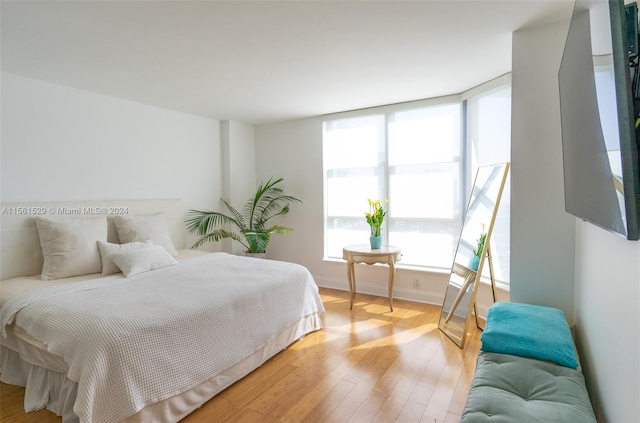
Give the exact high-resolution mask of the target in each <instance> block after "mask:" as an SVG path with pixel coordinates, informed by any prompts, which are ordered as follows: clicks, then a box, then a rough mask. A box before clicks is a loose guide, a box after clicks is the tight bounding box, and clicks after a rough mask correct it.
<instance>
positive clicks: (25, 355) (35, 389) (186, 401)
mask: <svg viewBox="0 0 640 423" xmlns="http://www.w3.org/2000/svg"><path fill="white" fill-rule="evenodd" d="M203 254H207V253H201V252H196V251H192V250H186V251H181V252H180V254H179V256H178V257H177V260H178V261H179V262H187V261H188V260H190V259H191V258H193V257H194V256H202V255H203ZM194 260H197V258H196V259H194ZM95 276H96V275H85V276H82V277H74V278H67V279H64V280H57V281H46V282H45V281H41V280H39V279H37V277H31V278H16V279H12V280H9V281H3V282H2V292H1V293H2V295H1V298H0V301H1V304H6V302H7V301H9V300H10V299H11V298H14V297H16V296H18V295H20V294H24V293H26V292H30V290H32V289H34V287H37V288H41V287H43V286H55V287H59V286H61V285H67V284H73V283H75V282H82V281H86V280H91V279H94V278H95ZM118 277H121V276H116V278H118ZM92 282H93V281H92ZM56 289H57V288H56ZM316 290H317V288H316ZM322 311H323V309H322V308H321V306H320V308H319V309H316V310H315V311H314V312H312V313H306V314H305V315H303V316H301V317H300V318H298V319H296V320H295V321H293V322H291V323H290V324H287V326H286V327H284V328H281V329H280V330H278V332H277V333H274V334H273V335H272V336H271V337H270V339H269V340H268V341H267V342H265V343H263V344H262V345H260V346H259V347H258V348H255V349H254V350H253V352H252V353H251V354H249V355H244V356H243V357H242V358H241V359H239V360H237V361H236V362H235V363H234V364H233V365H231V366H227V367H225V368H224V370H223V371H221V372H218V373H217V374H216V375H215V376H213V377H210V378H207V379H204V380H202V381H201V382H200V383H198V384H197V385H195V386H193V387H192V388H190V389H187V390H181V392H179V393H177V394H176V395H173V396H170V397H167V398H162V399H160V400H159V401H156V402H154V403H151V404H146V405H145V407H144V408H142V409H140V410H139V411H138V412H136V413H134V414H132V415H129V416H128V417H127V418H125V419H124V420H122V419H120V418H118V419H117V420H122V421H127V422H136V421H150V420H153V421H177V420H179V419H181V418H182V417H184V416H185V415H187V414H189V413H190V412H191V411H193V410H194V409H196V408H198V407H199V406H201V405H202V404H203V403H204V402H206V401H207V400H208V399H210V398H211V397H213V396H214V395H215V394H217V393H219V392H220V391H222V390H223V389H225V388H226V387H228V386H229V385H231V384H232V383H233V382H235V381H236V380H238V379H240V378H242V377H243V376H245V375H246V374H248V373H249V372H251V371H252V370H253V369H255V368H256V367H258V366H260V365H261V364H262V363H264V362H265V361H266V360H267V359H269V358H270V357H271V356H273V355H275V354H276V353H278V352H279V351H280V350H282V349H284V348H285V347H286V346H288V345H289V344H291V343H292V342H294V341H295V340H296V339H299V338H300V337H302V336H304V335H305V334H307V333H309V332H311V331H314V330H318V329H319V328H321V327H322V323H321V320H320V318H319V313H320V312H322ZM6 329H7V332H8V337H7V338H6V339H5V340H2V346H1V348H0V354H1V355H0V366H1V367H0V368H1V369H2V374H1V375H0V377H1V379H2V380H3V382H6V383H12V384H17V385H22V386H27V391H26V393H25V411H30V410H35V409H39V408H43V407H47V408H49V409H51V410H52V411H54V412H55V413H56V414H58V415H62V416H63V420H64V421H65V422H73V421H77V420H78V417H77V416H76V414H75V412H74V411H73V407H74V405H75V402H76V401H75V398H76V390H77V389H78V384H77V382H74V381H73V380H71V379H69V378H68V377H67V375H68V373H69V366H68V364H67V363H66V361H65V360H64V359H63V358H62V357H61V356H60V355H57V354H55V353H52V352H51V351H48V350H51V348H48V347H47V346H46V345H44V344H43V343H42V342H40V341H38V340H36V339H34V338H33V337H32V336H30V335H29V334H28V333H27V332H26V331H25V330H23V329H21V328H20V327H18V326H16V325H15V324H11V325H9V326H7V327H6ZM43 398H44V399H43ZM91 420H96V419H93V418H92V419H91ZM103 421H109V420H108V419H107V420H103Z"/></svg>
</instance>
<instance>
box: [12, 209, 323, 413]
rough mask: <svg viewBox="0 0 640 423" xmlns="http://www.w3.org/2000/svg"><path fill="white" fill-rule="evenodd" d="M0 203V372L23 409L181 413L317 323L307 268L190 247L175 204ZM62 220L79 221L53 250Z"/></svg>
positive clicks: (67, 224)
mask: <svg viewBox="0 0 640 423" xmlns="http://www.w3.org/2000/svg"><path fill="white" fill-rule="evenodd" d="M0 207H2V228H1V229H2V267H1V268H0V271H1V276H2V279H3V280H2V284H1V285H0V294H1V295H0V321H1V322H2V323H1V325H2V336H1V337H0V380H2V381H3V382H5V383H10V384H15V385H20V386H25V387H26V391H25V411H27V412H28V411H31V410H36V409H41V408H43V407H46V408H48V409H50V410H52V411H53V412H55V413H56V414H58V415H61V416H62V417H63V421H64V422H74V421H81V422H117V421H125V422H142V421H178V420H180V419H181V418H183V417H184V416H186V415H187V414H189V413H190V412H191V411H193V410H194V409H196V408H198V407H200V406H201V405H202V404H203V403H204V402H206V401H207V400H209V399H210V398H212V397H213V396H214V395H216V394H217V393H219V392H221V391H222V390H224V389H225V388H226V387H228V386H230V385H231V384H232V383H234V382H235V381H237V380H239V379H240V378H242V377H244V376H245V375H247V374H248V373H250V372H251V371H253V370H254V369H255V368H257V367H259V366H260V365H261V364H263V363H264V362H265V361H266V360H268V359H269V358H270V357H272V356H273V355H275V354H277V353H278V352H279V351H281V350H282V349H284V348H286V347H287V346H288V345H290V344H291V343H293V342H295V341H296V340H297V339H299V338H301V337H303V336H304V335H305V334H307V333H309V332H312V331H315V330H319V329H321V327H322V322H321V319H320V314H321V313H322V312H323V311H324V308H323V306H322V302H321V300H320V297H319V294H318V289H317V286H316V285H315V282H314V281H313V278H312V276H311V274H310V273H309V271H308V270H307V269H306V268H304V267H303V266H300V265H297V264H293V263H285V262H280V261H274V260H260V259H252V258H246V257H238V256H234V255H230V254H226V253H204V252H200V251H193V250H186V249H184V245H185V241H186V240H185V238H186V236H185V233H184V232H185V231H184V229H183V228H184V223H183V214H184V209H183V206H182V202H181V201H179V200H145V201H113V202H85V203H82V204H75V203H45V204H26V205H24V204H23V205H14V204H11V205H7V204H4V205H1V206H0ZM75 210H79V211H80V212H81V213H76V214H74V213H65V212H67V211H75ZM53 212H55V214H57V216H55V217H56V218H55V219H51V217H50V216H51V214H52V213H53ZM89 212H90V213H89ZM109 212H114V213H111V214H110V213H109ZM94 213H95V214H97V216H94V215H93V214H94ZM101 213H102V214H104V216H100V214H101ZM88 214H91V215H89V216H87V215H88ZM44 215H46V216H44ZM123 215H126V216H123ZM123 222H125V223H123ZM132 222H133V223H132ZM47 225H51V227H53V228H54V229H55V230H53V229H51V227H49V226H47ZM60 225H63V226H62V227H63V228H64V231H63V233H66V232H68V231H70V230H71V231H72V230H76V229H75V228H77V227H80V226H82V225H85V226H83V227H82V229H78V233H79V234H80V235H78V234H77V233H76V234H75V235H74V236H75V238H74V239H75V240H76V241H77V240H78V239H79V240H80V241H77V242H76V244H78V245H75V244H73V245H72V246H71V247H68V248H67V250H68V249H71V251H70V252H69V251H62V253H60V251H57V253H58V256H56V255H55V254H53V253H52V251H54V252H56V250H55V249H56V248H57V247H59V245H57V244H56V243H58V244H59V243H60V238H59V237H58V238H56V237H55V236H53V237H52V236H51V233H52V232H55V231H58V230H59V229H60ZM70 225H71V226H70ZM127 225H133V229H135V230H130V229H132V227H128V226H127ZM136 225H137V226H136ZM69 227H72V228H74V229H68V228H69ZM123 228H124V229H123ZM48 230H49V231H48ZM128 230H129V232H127V231H128ZM47 231H48V232H47ZM65 231H66V232H65ZM103 232H104V233H103ZM55 233H56V234H58V233H59V231H58V232H55ZM83 237H84V238H83ZM95 237H99V239H97V240H95V239H94V238H95ZM121 238H122V239H121ZM123 239H124V240H123ZM52 240H53V241H52ZM121 241H122V242H121ZM92 242H93V243H94V244H97V245H98V248H97V250H98V251H97V252H96V251H94V250H92V251H91V252H90V254H89V253H87V254H86V257H84V255H85V250H87V246H88V245H92V244H91V243H92ZM84 244H86V245H84ZM52 245H53V247H52ZM103 247H104V248H103ZM173 247H176V248H175V249H173V251H171V250H172V248H173ZM74 248H75V250H73V249H74ZM78 248H80V250H78ZM89 249H90V248H89ZM63 250H64V249H63ZM65 254H66V257H64V259H63V262H64V260H66V262H64V263H63V264H60V262H58V263H54V264H55V265H53V266H52V265H51V263H53V262H55V260H58V259H59V258H60V257H59V256H60V255H62V256H64V255H65ZM52 257H54V258H52ZM55 257H57V258H55ZM96 257H98V258H99V259H100V268H99V269H97V268H96V267H95V266H96V264H95V259H96ZM85 259H86V260H85ZM69 263H70V265H69ZM87 263H89V264H87ZM114 265H116V268H115V271H114V267H113V266H114ZM92 266H93V267H92ZM107 267H108V269H107ZM69 269H71V270H69ZM93 270H98V271H96V272H93ZM121 270H122V272H120V271H121ZM77 272H92V273H83V274H75V275H74V274H73V273H77ZM70 273H71V274H70ZM24 275H35V276H24Z"/></svg>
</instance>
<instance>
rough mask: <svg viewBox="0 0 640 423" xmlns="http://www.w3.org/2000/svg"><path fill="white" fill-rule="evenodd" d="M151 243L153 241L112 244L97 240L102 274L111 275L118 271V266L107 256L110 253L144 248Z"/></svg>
mask: <svg viewBox="0 0 640 423" xmlns="http://www.w3.org/2000/svg"><path fill="white" fill-rule="evenodd" d="M151 245H153V242H151V241H147V242H130V243H128V244H112V243H110V242H104V241H98V249H99V250H100V257H101V258H102V274H103V275H111V274H113V273H118V272H120V269H119V268H118V266H116V265H115V263H114V262H113V261H112V260H111V259H110V258H109V255H110V254H116V253H122V252H125V251H130V250H135V249H139V248H146V247H149V246H151Z"/></svg>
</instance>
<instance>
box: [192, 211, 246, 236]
mask: <svg viewBox="0 0 640 423" xmlns="http://www.w3.org/2000/svg"><path fill="white" fill-rule="evenodd" d="M186 224H187V230H188V231H189V232H190V233H192V234H195V235H200V236H204V235H206V234H207V233H208V232H210V231H212V230H213V228H215V227H216V226H222V225H235V226H240V224H241V222H238V221H237V220H235V219H233V218H231V217H229V216H227V215H225V214H222V213H218V212H214V211H211V210H190V211H189V213H188V214H187V220H186Z"/></svg>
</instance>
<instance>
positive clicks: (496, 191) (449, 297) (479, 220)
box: [438, 162, 510, 348]
mask: <svg viewBox="0 0 640 423" xmlns="http://www.w3.org/2000/svg"><path fill="white" fill-rule="evenodd" d="M509 168H510V163H509V162H505V163H498V164H494V165H489V166H481V167H479V168H478V171H477V172H476V177H475V180H474V184H473V189H472V191H471V195H470V197H469V202H468V204H467V210H466V213H465V218H464V222H463V224H462V229H461V230H460V238H459V239H458V246H457V247H456V253H455V255H454V259H453V264H452V266H451V272H450V274H449V281H448V283H447V290H446V292H445V295H444V299H443V301H442V311H441V313H440V319H439V321H438V328H439V329H440V330H441V331H442V332H443V333H444V334H445V335H447V336H448V337H449V338H450V339H451V340H452V341H453V342H454V343H455V344H456V345H458V347H460V348H463V347H464V343H465V340H466V337H467V332H468V330H469V322H470V321H471V319H472V317H473V316H474V315H475V318H476V325H477V326H478V327H479V325H478V320H477V319H478V312H477V306H476V296H477V292H478V286H479V285H480V280H481V278H482V270H483V267H484V264H485V262H488V263H489V271H490V274H491V284H492V286H491V289H492V292H493V295H494V301H495V300H496V297H495V292H496V288H495V279H494V276H493V268H492V267H493V266H492V261H491V254H490V244H491V235H492V232H493V226H494V223H495V220H496V215H497V213H498V208H499V206H500V199H501V198H502V192H503V190H504V186H505V183H506V181H507V175H508V173H509ZM483 193H484V194H483ZM480 203H482V207H480V206H479V204H480ZM476 225H482V229H480V231H479V232H478V231H477V229H474V228H472V226H473V227H475V226H476ZM474 233H475V234H480V235H482V234H483V233H486V239H485V242H484V245H483V248H482V251H481V252H478V253H479V259H480V260H479V263H478V266H477V270H474V269H473V268H471V267H473V266H471V264H470V263H469V258H470V257H468V251H469V250H470V248H472V247H469V244H470V243H471V244H472V246H473V243H472V240H473V237H475V235H472V234H474ZM475 252H476V251H475V250H474V253H475ZM487 258H488V259H489V260H486V259H487ZM458 309H460V310H458ZM465 309H466V313H459V312H458V313H456V311H464V310H465Z"/></svg>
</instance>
